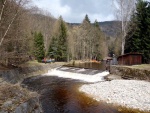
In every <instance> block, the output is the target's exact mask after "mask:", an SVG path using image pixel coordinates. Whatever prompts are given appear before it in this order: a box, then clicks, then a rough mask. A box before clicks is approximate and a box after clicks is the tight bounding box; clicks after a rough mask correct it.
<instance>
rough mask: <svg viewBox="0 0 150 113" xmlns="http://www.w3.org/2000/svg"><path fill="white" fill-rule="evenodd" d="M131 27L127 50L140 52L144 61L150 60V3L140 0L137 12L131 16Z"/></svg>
mask: <svg viewBox="0 0 150 113" xmlns="http://www.w3.org/2000/svg"><path fill="white" fill-rule="evenodd" d="M130 26H131V29H130V30H129V32H128V34H127V40H126V45H125V48H126V50H125V52H126V53H127V52H138V53H142V55H143V62H144V63H148V62H150V37H149V36H150V3H149V2H147V1H143V0H138V3H137V5H136V12H135V13H134V14H133V16H132V18H131V24H130Z"/></svg>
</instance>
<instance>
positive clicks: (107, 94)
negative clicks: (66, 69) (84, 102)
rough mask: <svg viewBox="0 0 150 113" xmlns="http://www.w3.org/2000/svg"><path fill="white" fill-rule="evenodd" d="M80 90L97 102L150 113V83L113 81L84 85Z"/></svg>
mask: <svg viewBox="0 0 150 113" xmlns="http://www.w3.org/2000/svg"><path fill="white" fill-rule="evenodd" d="M79 90H80V91H81V92H84V93H86V94H88V95H89V96H90V97H93V98H94V99H95V100H97V101H105V102H107V103H112V104H115V105H121V106H125V107H128V108H133V109H139V110H141V111H148V112H149V111H150V82H146V81H138V80H112V81H106V82H99V83H94V84H88V85H83V86H81V87H80V89H79Z"/></svg>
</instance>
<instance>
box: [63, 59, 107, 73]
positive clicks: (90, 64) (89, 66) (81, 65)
mask: <svg viewBox="0 0 150 113" xmlns="http://www.w3.org/2000/svg"><path fill="white" fill-rule="evenodd" d="M105 64H106V63H105V61H102V62H100V63H96V62H85V63H75V64H68V65H65V66H69V67H79V68H85V69H97V70H101V71H104V70H106V67H105Z"/></svg>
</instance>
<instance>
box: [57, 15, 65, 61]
mask: <svg viewBox="0 0 150 113" xmlns="http://www.w3.org/2000/svg"><path fill="white" fill-rule="evenodd" d="M58 44H59V51H60V56H61V57H60V60H62V61H67V28H66V25H65V23H64V21H63V19H62V18H61V17H60V35H59V37H58Z"/></svg>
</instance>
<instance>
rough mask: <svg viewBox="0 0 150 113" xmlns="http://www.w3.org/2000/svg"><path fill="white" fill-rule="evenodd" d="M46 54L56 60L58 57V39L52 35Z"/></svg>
mask: <svg viewBox="0 0 150 113" xmlns="http://www.w3.org/2000/svg"><path fill="white" fill-rule="evenodd" d="M47 56H48V57H50V58H55V59H56V60H57V59H58V58H59V56H58V39H57V38H55V37H52V40H51V43H50V45H49V49H48V54H47Z"/></svg>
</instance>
